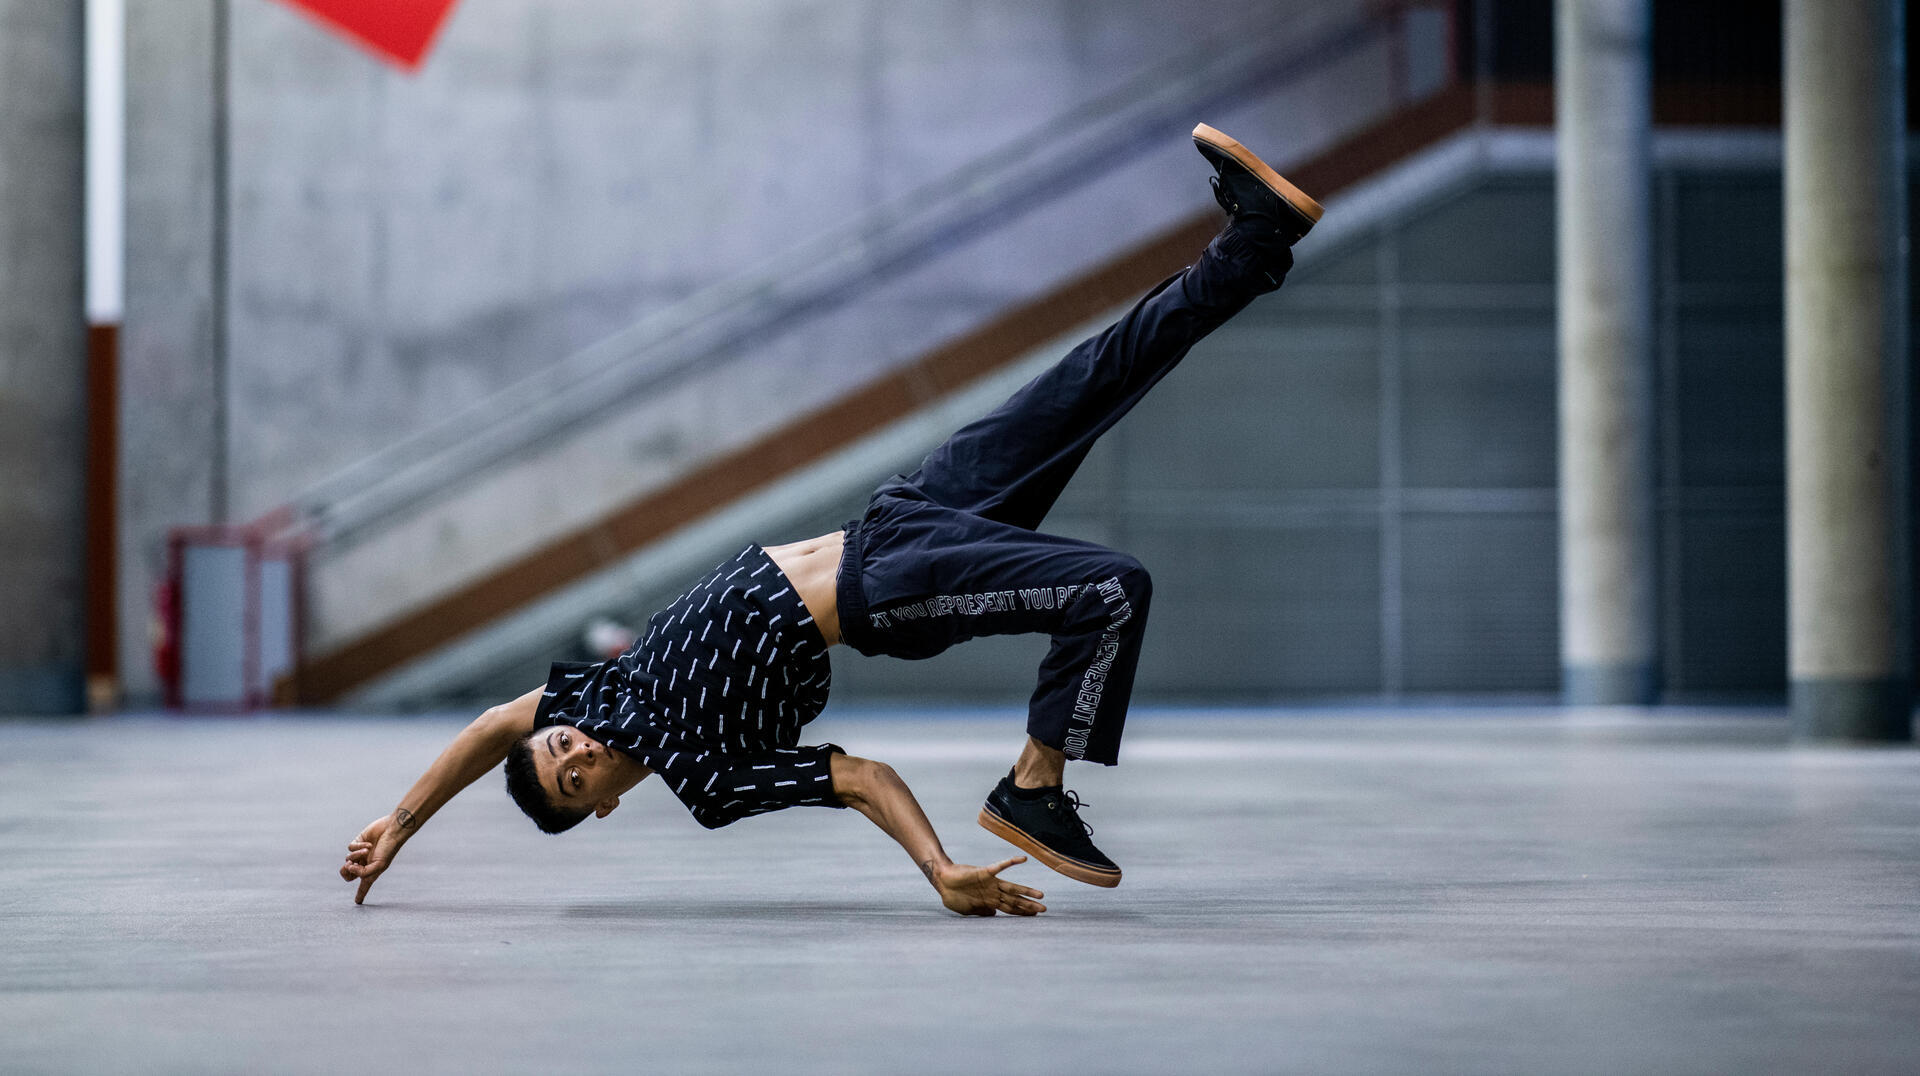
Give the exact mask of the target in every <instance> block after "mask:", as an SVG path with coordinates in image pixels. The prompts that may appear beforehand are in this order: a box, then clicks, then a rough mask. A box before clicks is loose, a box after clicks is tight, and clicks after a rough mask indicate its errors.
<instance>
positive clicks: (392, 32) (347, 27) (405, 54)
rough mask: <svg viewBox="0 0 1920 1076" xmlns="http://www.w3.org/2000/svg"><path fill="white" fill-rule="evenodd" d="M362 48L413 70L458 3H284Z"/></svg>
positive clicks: (403, 0)
mask: <svg viewBox="0 0 1920 1076" xmlns="http://www.w3.org/2000/svg"><path fill="white" fill-rule="evenodd" d="M286 2H287V3H289V4H292V5H293V6H294V7H297V8H300V9H301V10H303V11H305V12H307V13H308V14H310V15H312V16H314V17H315V18H318V19H319V20H320V21H321V22H324V23H326V24H327V25H328V26H330V27H332V28H333V29H335V30H338V31H340V32H341V33H343V34H345V35H346V36H348V37H350V38H352V39H353V40H355V41H357V42H359V43H360V44H361V45H364V46H366V48H367V49H368V50H370V51H371V52H373V53H374V54H375V55H377V56H380V57H381V58H383V59H386V60H389V61H391V62H393V63H396V64H398V65H400V66H401V67H404V68H406V69H407V70H409V71H414V70H417V69H418V68H419V67H420V61H421V60H423V59H425V58H426V55H427V49H429V48H431V47H432V45H433V39H434V36H435V35H436V34H438V33H439V32H440V26H441V24H442V23H444V22H446V21H447V15H448V14H449V13H450V12H452V11H453V5H454V4H455V3H457V2H458V0H286Z"/></svg>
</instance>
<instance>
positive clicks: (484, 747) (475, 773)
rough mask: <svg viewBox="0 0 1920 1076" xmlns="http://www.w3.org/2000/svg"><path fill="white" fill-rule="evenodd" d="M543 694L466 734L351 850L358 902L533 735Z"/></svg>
mask: <svg viewBox="0 0 1920 1076" xmlns="http://www.w3.org/2000/svg"><path fill="white" fill-rule="evenodd" d="M542 690H544V689H543V688H535V689H534V690H532V691H529V692H527V693H526V694H525V695H522V696H520V697H519V698H517V699H515V700H513V701H512V702H509V703H506V704H504V705H501V706H495V707H493V708H492V709H490V710H488V711H487V712H486V713H483V714H481V715H480V716H479V717H477V718H475V719H474V720H473V723H472V724H470V725H468V726H467V727H466V728H464V729H461V730H460V734H459V735H458V736H455V737H454V738H453V742H452V743H450V744H448V745H447V747H446V750H444V751H442V752H440V757H439V758H436V759H434V760H433V765H431V766H429V767H427V772H425V773H423V774H421V775H420V779H419V780H417V781H415V782H414V783H413V787H412V788H410V789H408V790H407V794H406V795H405V796H403V797H402V798H401V800H400V805H399V806H397V807H395V808H394V809H393V813H391V814H388V815H385V816H383V817H380V818H376V819H374V820H373V821H372V822H370V823H368V825H367V828H365V829H363V830H361V831H360V836H359V837H357V838H355V839H354V840H353V842H352V843H350V844H348V845H347V861H346V862H345V863H344V864H342V865H341V867H340V877H342V878H344V879H346V880H347V881H349V882H351V881H356V880H357V881H358V882H359V883H360V888H359V890H358V891H357V892H356V893H354V895H353V902H354V903H355V904H359V903H361V902H362V901H364V900H366V899H367V890H369V889H372V888H373V882H374V879H376V878H378V877H380V875H381V873H382V872H384V871H385V870H386V869H387V868H388V867H389V866H391V865H392V863H393V857H394V856H395V855H396V854H398V853H399V851H400V846H401V845H403V844H405V843H407V841H408V840H410V839H412V837H413V835H414V834H415V833H417V832H419V830H420V827H421V825H422V824H424V823H425V822H426V820H427V819H429V818H432V817H433V814H434V812H435V811H438V810H439V809H440V808H442V807H444V806H446V803H447V801H448V800H450V799H452V798H453V797H454V796H455V795H457V794H458V793H459V792H460V790H461V789H463V788H466V787H467V786H468V785H470V784H472V783H474V782H475V781H477V780H479V779H480V778H481V777H483V776H485V775H486V774H487V772H488V771H490V770H492V769H493V768H494V767H495V766H498V765H500V763H501V762H502V761H504V760H505V759H506V757H507V749H508V748H509V747H511V746H513V741H515V740H517V739H519V738H520V737H522V736H525V735H526V734H527V733H529V732H531V731H533V716H534V712H535V710H536V709H537V708H538V707H539V704H540V693H541V691H542Z"/></svg>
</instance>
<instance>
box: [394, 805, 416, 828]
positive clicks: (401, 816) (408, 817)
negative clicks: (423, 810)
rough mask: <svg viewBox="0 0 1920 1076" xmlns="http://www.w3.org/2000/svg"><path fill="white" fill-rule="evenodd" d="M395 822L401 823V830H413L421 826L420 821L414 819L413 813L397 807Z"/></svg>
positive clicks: (395, 809)
mask: <svg viewBox="0 0 1920 1076" xmlns="http://www.w3.org/2000/svg"><path fill="white" fill-rule="evenodd" d="M393 820H394V821H396V822H398V823H400V828H401V829H412V828H414V827H415V826H417V825H419V824H420V820H419V819H417V818H415V817H413V812H412V811H409V810H407V809H406V808H405V807H395V808H394V809H393Z"/></svg>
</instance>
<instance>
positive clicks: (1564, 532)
mask: <svg viewBox="0 0 1920 1076" xmlns="http://www.w3.org/2000/svg"><path fill="white" fill-rule="evenodd" d="M1649 21H1650V16H1649V13H1648V0H1557V2H1556V4H1555V7H1554V62H1555V94H1554V100H1555V131H1556V135H1557V147H1558V168H1557V173H1556V180H1555V193H1556V196H1557V198H1558V202H1559V210H1558V219H1559V289H1560V290H1559V317H1560V664H1561V669H1562V673H1563V681H1562V684H1563V690H1564V693H1565V697H1566V699H1567V701H1568V702H1570V703H1577V704H1627V705H1635V704H1645V703H1649V702H1652V701H1653V697H1654V692H1655V690H1656V684H1657V676H1656V654H1657V651H1656V649H1655V633H1656V630H1655V621H1654V609H1655V605H1654V594H1653V584H1654V534H1653V462H1652V452H1653V352H1652V340H1653V260H1652V254H1651V235H1652V223H1651V214H1650V211H1649V205H1650V202H1651V194H1652V185H1651V163H1650V162H1651V149H1650V145H1651V113H1652V106H1651V104H1650V96H1651V91H1650V88H1649V76H1648V64H1649V61H1648V53H1649V49H1648V37H1649Z"/></svg>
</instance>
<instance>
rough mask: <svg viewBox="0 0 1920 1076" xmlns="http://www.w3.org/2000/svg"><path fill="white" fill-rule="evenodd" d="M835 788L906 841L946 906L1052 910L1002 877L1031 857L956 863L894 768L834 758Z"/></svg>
mask: <svg viewBox="0 0 1920 1076" xmlns="http://www.w3.org/2000/svg"><path fill="white" fill-rule="evenodd" d="M832 766H833V789H834V792H835V793H836V794H838V795H839V797H840V802H842V803H844V804H846V805H847V806H849V807H852V808H853V809H854V810H856V811H859V812H860V813H861V814H863V815H866V816H867V817H868V818H869V819H871V820H872V822H873V824H874V825H876V826H879V827H880V829H881V830H882V831H884V832H885V833H886V835H887V836H889V837H892V838H893V839H894V840H896V841H898V842H900V847H902V848H904V849H906V850H907V854H908V855H909V856H912V857H913V861H914V863H915V864H917V865H918V866H919V867H920V873H922V874H924V875H926V876H927V881H928V882H929V883H931V884H932V886H933V888H934V891H935V892H937V893H939V894H940V903H942V904H945V905H946V906H947V907H948V908H951V909H953V910H954V911H956V912H959V913H960V914H962V915H992V914H993V913H994V912H996V911H1000V912H1007V913H1009V914H1011V915H1038V914H1040V913H1041V912H1044V911H1046V910H1047V907H1046V905H1044V904H1041V903H1040V900H1041V898H1043V897H1044V896H1045V895H1046V894H1044V893H1042V892H1040V891H1039V890H1037V889H1028V888H1027V887H1026V886H1023V885H1019V884H1016V883H1014V882H1010V881H1008V880H1006V879H1004V878H1001V877H999V874H1000V872H1001V871H1003V870H1006V869H1007V868H1008V867H1011V866H1013V865H1014V864H1016V863H1024V862H1026V859H1027V857H1025V856H1015V857H1013V858H1012V859H1006V860H1002V861H1000V862H999V863H996V864H994V865H993V866H991V867H975V866H971V865H969V864H965V863H955V862H954V861H953V860H952V859H951V858H949V857H948V856H947V850H946V849H944V848H942V847H940V838H939V837H937V836H935V835H934V832H933V824H932V823H930V822H928V821H927V815H926V812H924V811H922V810H921V809H920V803H919V801H918V800H916V799H914V798H913V791H912V790H911V789H909V788H907V783H906V782H905V781H902V780H901V779H900V775H899V774H897V773H895V772H893V767H891V766H889V765H887V764H886V763H884V762H875V761H873V760H871V759H864V758H854V757H852V756H851V755H834V756H833V761H832Z"/></svg>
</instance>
